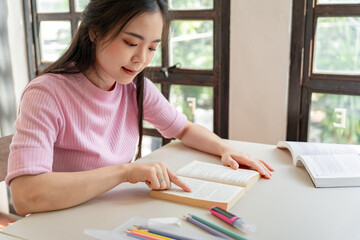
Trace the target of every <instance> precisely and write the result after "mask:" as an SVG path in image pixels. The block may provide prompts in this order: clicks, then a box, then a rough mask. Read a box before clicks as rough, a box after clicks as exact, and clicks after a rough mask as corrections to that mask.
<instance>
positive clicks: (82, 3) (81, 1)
mask: <svg viewBox="0 0 360 240" xmlns="http://www.w3.org/2000/svg"><path fill="white" fill-rule="evenodd" d="M89 2H90V0H75V11H76V12H82V11H84V9H85V7H86V5H87V4H88V3H89Z"/></svg>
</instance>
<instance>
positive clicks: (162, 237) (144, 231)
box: [132, 229, 176, 240]
mask: <svg viewBox="0 0 360 240" xmlns="http://www.w3.org/2000/svg"><path fill="white" fill-rule="evenodd" d="M132 232H138V233H142V234H145V235H149V236H153V237H157V238H160V239H164V240H176V239H174V238H169V237H167V236H164V235H162V234H156V233H151V232H149V231H146V230H140V229H133V230H132Z"/></svg>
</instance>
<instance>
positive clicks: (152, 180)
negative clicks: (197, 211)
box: [127, 162, 191, 192]
mask: <svg viewBox="0 0 360 240" xmlns="http://www.w3.org/2000/svg"><path fill="white" fill-rule="evenodd" d="M127 181H128V182H130V183H137V182H145V183H146V184H147V185H148V187H149V188H151V189H154V190H164V189H169V188H170V187H171V183H174V184H175V185H177V186H179V187H181V188H182V189H183V190H184V191H185V192H191V189H190V187H189V186H187V185H186V184H185V183H183V182H182V181H181V180H180V179H179V178H178V177H177V176H176V175H175V174H174V173H173V172H171V171H170V169H169V168H168V166H167V164H166V163H163V162H133V163H129V164H128V171H127Z"/></svg>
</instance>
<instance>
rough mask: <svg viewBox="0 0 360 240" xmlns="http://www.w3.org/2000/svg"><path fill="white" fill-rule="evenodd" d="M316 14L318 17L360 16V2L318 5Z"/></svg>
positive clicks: (315, 9) (315, 10)
mask: <svg viewBox="0 0 360 240" xmlns="http://www.w3.org/2000/svg"><path fill="white" fill-rule="evenodd" d="M314 14H315V16H317V17H321V16H323V17H343V16H360V4H332V5H317V6H316V7H315V8H314Z"/></svg>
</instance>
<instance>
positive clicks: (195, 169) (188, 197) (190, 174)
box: [150, 161, 260, 210]
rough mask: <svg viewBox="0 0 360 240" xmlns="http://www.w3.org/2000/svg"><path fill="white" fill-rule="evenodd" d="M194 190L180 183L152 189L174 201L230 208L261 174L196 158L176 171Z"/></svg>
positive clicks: (151, 192) (155, 193) (152, 192)
mask: <svg viewBox="0 0 360 240" xmlns="http://www.w3.org/2000/svg"><path fill="white" fill-rule="evenodd" d="M176 174H177V175H178V176H179V178H180V179H181V180H182V181H183V182H185V183H186V184H187V185H188V186H189V187H190V188H191V189H192V192H190V193H188V192H184V191H183V190H182V189H181V188H179V187H178V186H176V185H174V184H173V185H172V187H171V189H169V190H165V191H156V190H151V191H150V196H152V197H155V198H161V199H165V200H170V201H174V202H180V203H184V204H189V205H194V206H198V207H204V208H208V209H209V208H210V207H212V206H218V207H221V208H223V209H226V210H228V209H229V208H230V207H231V206H233V205H234V204H235V203H236V201H237V200H239V198H241V196H243V195H244V193H245V192H246V190H247V189H249V188H250V187H251V186H252V185H253V184H254V183H256V181H257V180H258V179H259V178H260V174H259V173H258V172H256V171H253V170H246V169H238V170H234V169H231V168H230V167H227V166H223V165H221V164H220V163H219V164H212V163H205V162H200V161H193V162H191V163H190V164H188V165H186V166H184V167H183V168H181V169H180V170H178V171H177V172H176Z"/></svg>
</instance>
